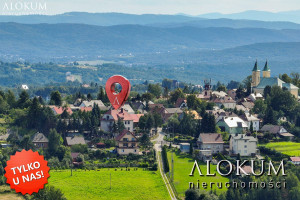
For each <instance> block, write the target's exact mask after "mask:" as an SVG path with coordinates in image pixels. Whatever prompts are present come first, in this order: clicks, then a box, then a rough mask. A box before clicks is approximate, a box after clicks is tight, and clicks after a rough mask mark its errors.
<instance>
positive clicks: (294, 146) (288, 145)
mask: <svg viewBox="0 0 300 200" xmlns="http://www.w3.org/2000/svg"><path fill="white" fill-rule="evenodd" d="M261 146H265V147H267V148H269V149H275V150H276V151H279V152H281V153H283V154H286V155H289V156H300V143H296V142H271V143H268V144H266V145H261Z"/></svg>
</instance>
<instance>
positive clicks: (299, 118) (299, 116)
mask: <svg viewBox="0 0 300 200" xmlns="http://www.w3.org/2000/svg"><path fill="white" fill-rule="evenodd" d="M295 125H296V126H298V127H300V114H299V115H298V116H297V120H296V123H295Z"/></svg>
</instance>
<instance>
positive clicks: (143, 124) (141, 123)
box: [138, 115, 147, 130]
mask: <svg viewBox="0 0 300 200" xmlns="http://www.w3.org/2000/svg"><path fill="white" fill-rule="evenodd" d="M146 122H147V116H146V115H144V116H141V117H140V120H139V125H138V126H139V128H140V129H141V130H145V129H146Z"/></svg>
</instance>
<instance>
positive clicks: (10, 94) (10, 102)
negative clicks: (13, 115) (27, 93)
mask: <svg viewBox="0 0 300 200" xmlns="http://www.w3.org/2000/svg"><path fill="white" fill-rule="evenodd" d="M5 97H6V101H7V103H8V105H9V107H10V108H15V106H16V97H15V94H14V93H13V92H12V91H11V90H8V91H7V93H6V95H5Z"/></svg>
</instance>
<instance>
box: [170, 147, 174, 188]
mask: <svg viewBox="0 0 300 200" xmlns="http://www.w3.org/2000/svg"><path fill="white" fill-rule="evenodd" d="M171 182H172V183H173V182H174V159H173V150H172V177H171Z"/></svg>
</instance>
